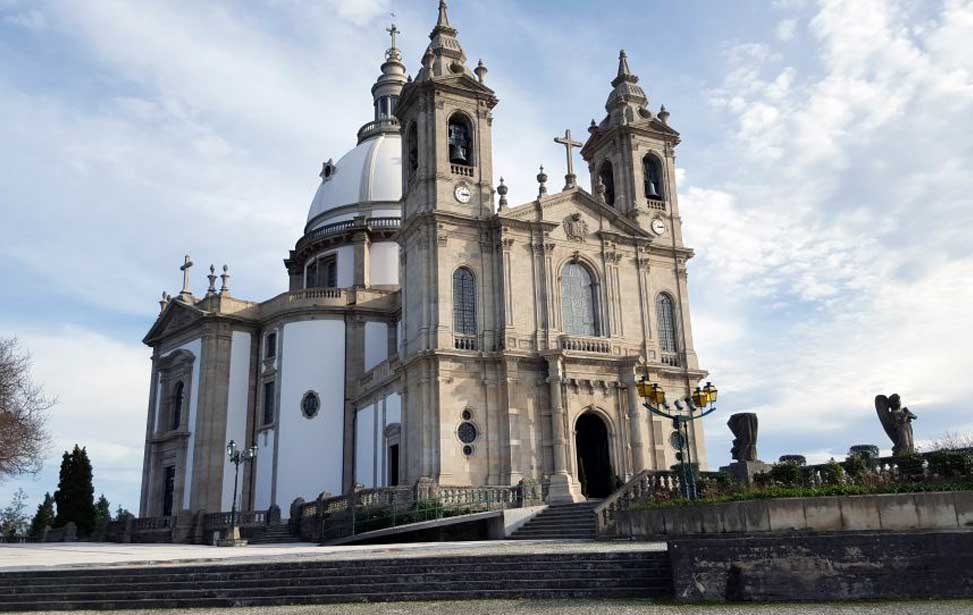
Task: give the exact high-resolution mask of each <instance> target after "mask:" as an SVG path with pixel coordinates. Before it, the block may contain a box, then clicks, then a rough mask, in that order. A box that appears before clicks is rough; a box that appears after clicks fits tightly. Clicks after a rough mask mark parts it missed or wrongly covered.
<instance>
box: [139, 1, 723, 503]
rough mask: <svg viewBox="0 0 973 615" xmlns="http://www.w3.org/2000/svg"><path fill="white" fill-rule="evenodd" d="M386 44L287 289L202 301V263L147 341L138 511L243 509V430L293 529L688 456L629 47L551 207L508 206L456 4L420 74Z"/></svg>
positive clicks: (263, 487)
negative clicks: (676, 403)
mask: <svg viewBox="0 0 973 615" xmlns="http://www.w3.org/2000/svg"><path fill="white" fill-rule="evenodd" d="M390 33H391V35H392V44H391V47H390V48H389V49H388V51H387V52H386V54H385V62H384V63H383V64H382V65H381V75H380V76H379V77H378V79H377V80H376V82H375V84H374V86H372V97H373V103H374V119H373V120H372V121H370V122H368V123H366V124H365V125H364V126H362V127H361V128H360V129H359V130H358V145H357V146H355V148H354V149H352V150H351V151H350V152H348V153H347V154H345V155H344V156H342V157H340V158H339V159H338V160H337V162H335V161H334V160H333V159H332V160H328V161H327V162H326V163H324V165H323V168H322V169H321V183H320V186H319V187H318V190H317V193H316V194H315V195H314V198H313V200H312V201H311V206H310V211H309V212H308V217H307V225H306V226H305V227H304V230H303V234H301V235H300V236H299V238H298V239H297V242H296V244H295V245H294V248H293V250H290V253H289V254H288V255H287V257H286V258H285V259H284V266H285V269H286V275H287V280H288V288H289V290H288V291H287V292H284V293H282V294H280V295H278V296H276V297H273V298H270V299H267V300H265V301H250V300H246V299H242V298H239V297H236V296H234V295H233V294H232V293H231V290H230V282H229V272H228V271H227V270H226V268H225V267H224V268H223V270H222V271H218V270H215V269H214V268H212V267H211V268H210V270H209V276H208V279H209V287H208V289H207V290H206V292H205V293H204V294H202V295H196V294H194V293H193V292H192V290H191V289H190V268H191V267H192V262H191V261H190V259H189V257H188V256H187V257H186V263H185V265H184V266H183V272H184V276H183V280H184V282H183V288H182V290H181V292H179V293H178V294H177V295H176V296H170V295H167V294H163V299H162V301H161V302H160V303H161V308H162V309H161V313H160V314H159V316H158V319H157V320H156V322H155V323H154V324H153V326H152V328H151V330H150V331H149V332H148V334H147V335H146V336H145V339H144V343H145V344H147V345H148V346H150V347H151V348H152V351H153V353H152V372H151V385H150V388H149V403H148V420H147V424H146V434H145V458H144V465H143V475H142V494H141V508H140V515H141V516H143V517H151V516H160V515H170V514H174V513H176V512H179V511H184V510H185V511H193V512H196V511H206V512H218V511H227V510H229V509H230V506H231V502H232V501H233V498H234V465H233V464H232V463H231V462H230V461H229V460H228V459H227V454H226V446H227V443H228V442H229V441H231V440H233V441H234V442H236V443H237V445H238V446H240V447H241V448H243V447H251V446H252V447H255V450H256V458H255V459H254V460H253V462H252V463H248V464H245V465H243V466H241V472H240V485H241V487H240V491H239V495H238V498H240V499H239V500H238V501H239V502H241V504H242V508H243V509H244V510H265V509H267V508H269V507H270V506H272V505H276V506H279V507H280V509H281V511H282V512H283V515H284V516H285V517H286V516H287V515H288V511H289V509H290V505H291V503H292V502H293V501H294V500H295V499H296V498H303V499H304V500H312V499H314V498H316V497H318V496H319V494H321V493H323V492H329V493H331V494H335V495H337V494H341V493H345V492H347V491H349V490H350V489H352V488H354V487H355V486H356V485H360V486H364V487H366V488H372V487H383V486H393V485H411V484H414V483H415V482H416V481H417V480H419V479H420V478H425V479H431V480H432V481H435V482H437V483H439V484H441V485H452V486H461V485H476V486H480V485H516V484H518V483H519V482H520V481H521V480H525V479H527V480H532V481H537V482H538V483H539V484H540V485H541V486H542V491H543V493H544V496H545V498H546V500H547V501H548V502H555V503H556V502H569V501H580V500H583V499H584V498H585V497H588V498H599V497H603V496H605V495H607V494H609V493H611V492H612V491H613V490H614V489H615V487H616V486H617V485H618V484H619V481H625V480H627V479H628V478H630V477H632V476H633V475H635V474H636V473H638V472H639V471H641V470H644V469H649V470H652V469H659V470H668V469H669V468H670V466H672V465H673V464H674V463H676V461H675V452H674V450H673V448H672V446H671V445H670V443H669V435H670V433H671V431H672V427H671V425H670V424H669V423H668V422H666V421H663V420H660V419H658V418H654V417H653V416H652V415H650V414H649V412H648V411H647V410H646V409H645V408H643V407H642V404H641V400H640V398H639V396H638V393H637V390H636V382H637V381H638V380H639V379H640V378H642V377H644V376H646V375H647V376H648V377H649V378H650V379H651V380H652V381H653V382H658V383H659V384H660V385H661V386H662V387H663V388H664V389H665V391H666V392H667V393H668V396H669V398H670V399H676V398H683V397H686V396H688V395H689V394H690V393H691V391H692V390H693V389H695V387H696V386H697V384H698V383H699V382H700V380H701V379H702V378H704V377H705V375H706V372H704V371H702V370H700V369H699V366H698V363H697V358H696V354H695V352H694V350H693V338H692V329H691V326H690V313H689V295H688V289H687V282H686V261H687V260H688V259H689V258H691V257H692V255H693V251H692V250H691V249H689V248H687V247H686V246H684V245H683V241H682V218H681V217H680V212H679V204H678V199H677V196H676V175H675V158H674V149H675V147H676V146H677V145H678V144H679V133H678V132H676V131H675V130H673V129H672V128H671V127H670V126H669V123H668V116H669V114H668V113H667V112H666V111H665V107H662V108H660V109H659V111H657V112H656V111H652V110H651V109H650V108H649V106H648V98H647V97H646V94H645V92H644V91H643V90H642V88H641V87H640V86H639V85H638V81H639V79H638V77H637V76H636V75H634V74H633V73H632V71H631V69H630V68H629V63H628V59H627V58H626V56H625V53H624V52H622V53H621V54H620V56H619V59H618V69H617V74H616V75H615V77H614V79H612V80H611V89H610V91H609V92H608V98H607V102H606V103H605V111H606V113H605V115H604V117H603V119H602V120H601V121H600V122H595V121H592V122H591V126H590V127H589V128H588V136H587V139H586V141H585V142H584V143H583V144H582V143H580V142H578V141H575V140H574V139H573V138H572V136H571V133H570V131H566V132H565V134H564V136H563V137H559V138H557V139H555V140H556V141H557V142H558V143H559V144H560V145H562V146H564V147H565V148H566V150H567V159H568V164H567V175H566V176H565V178H564V187H563V189H560V190H558V189H557V188H556V187H554V186H549V185H548V180H549V178H548V176H547V174H546V173H545V172H544V169H543V168H541V169H540V173H539V174H538V175H537V181H538V190H537V197H536V198H535V199H534V200H532V201H529V202H527V203H522V204H519V205H511V204H510V203H508V202H507V198H506V195H507V191H508V190H507V187H506V186H505V185H504V182H503V180H502V179H500V180H499V182H498V181H497V178H496V173H495V172H494V166H495V165H494V160H493V152H492V134H491V133H492V130H493V118H494V111H495V108H497V105H498V103H499V99H498V97H497V93H496V92H494V91H493V90H492V89H491V88H490V87H489V85H488V81H487V69H486V67H485V66H484V64H483V62H482V61H480V62H478V63H477V64H476V65H475V66H471V64H472V63H471V62H469V61H468V59H467V56H466V53H465V52H464V50H463V47H462V45H461V44H460V41H459V38H458V37H457V30H456V28H455V27H453V25H452V24H451V23H450V21H449V16H448V14H447V7H446V3H445V2H440V5H439V14H438V19H437V22H436V25H435V27H434V28H433V30H432V33H431V34H430V36H429V38H430V43H429V46H428V47H427V48H426V50H425V52H424V53H423V55H422V57H421V65H420V66H419V67H418V70H417V72H415V77H414V78H413V77H412V76H411V75H409V74H408V72H407V68H406V65H405V64H404V63H403V59H402V55H401V52H400V50H399V49H398V48H397V47H396V40H395V35H396V34H397V33H398V32H397V30H396V29H395V26H394V25H393V26H392V28H390ZM513 129H514V127H510V128H507V130H513ZM576 147H580V153H581V156H582V158H583V159H584V161H585V162H586V163H587V166H588V172H589V174H590V177H591V185H592V187H593V188H592V193H589V192H587V191H585V190H583V189H582V188H581V187H579V186H578V184H577V181H576V176H575V174H574V171H573V162H572V153H573V148H576ZM498 163H499V164H498V165H497V166H500V165H502V163H503V161H498ZM551 183H552V184H553V183H557V184H559V183H560V181H557V182H554V181H552V182H551ZM219 274H221V275H219ZM691 429H695V430H697V431H690V439H689V440H690V442H689V445H690V448H691V451H692V456H693V460H694V461H698V462H700V463H701V465H705V452H704V450H703V437H702V432H701V431H698V430H699V429H700V427H699V426H698V425H695V424H693V425H692V426H691Z"/></svg>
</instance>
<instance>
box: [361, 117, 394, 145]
mask: <svg viewBox="0 0 973 615" xmlns="http://www.w3.org/2000/svg"><path fill="white" fill-rule="evenodd" d="M399 130H400V125H399V120H397V119H395V118H394V117H389V118H383V119H381V120H372V121H371V122H368V123H367V124H365V125H364V126H362V127H361V128H359V129H358V142H359V143H361V142H362V141H364V140H365V139H367V138H368V137H370V136H372V135H376V134H379V133H384V132H399Z"/></svg>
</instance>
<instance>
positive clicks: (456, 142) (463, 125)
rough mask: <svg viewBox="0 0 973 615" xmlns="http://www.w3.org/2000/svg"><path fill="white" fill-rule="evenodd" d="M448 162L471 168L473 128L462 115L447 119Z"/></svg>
mask: <svg viewBox="0 0 973 615" xmlns="http://www.w3.org/2000/svg"><path fill="white" fill-rule="evenodd" d="M448 137H449V162H450V163H452V164H463V165H467V166H473V126H472V125H471V124H470V120H469V118H467V117H466V116H465V115H463V114H462V113H454V114H453V115H452V117H450V118H449V133H448Z"/></svg>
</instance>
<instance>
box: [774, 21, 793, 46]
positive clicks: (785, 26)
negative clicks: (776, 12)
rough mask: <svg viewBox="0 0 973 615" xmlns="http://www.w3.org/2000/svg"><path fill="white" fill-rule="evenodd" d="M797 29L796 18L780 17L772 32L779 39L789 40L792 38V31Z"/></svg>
mask: <svg viewBox="0 0 973 615" xmlns="http://www.w3.org/2000/svg"><path fill="white" fill-rule="evenodd" d="M796 30H797V20H796V19H781V20H780V21H778V22H777V27H776V28H775V29H774V34H775V35H776V36H777V39H778V40H780V41H785V42H786V41H789V40H791V39H792V38H794V33H795V31H796Z"/></svg>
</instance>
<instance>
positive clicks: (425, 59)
mask: <svg viewBox="0 0 973 615" xmlns="http://www.w3.org/2000/svg"><path fill="white" fill-rule="evenodd" d="M435 59H436V54H434V53H433V52H432V49H429V48H428V47H427V48H426V53H424V54H423V55H422V67H423V68H424V69H426V71H427V72H428V71H430V70H432V63H433V61H434V60H435ZM420 77H421V75H420Z"/></svg>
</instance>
